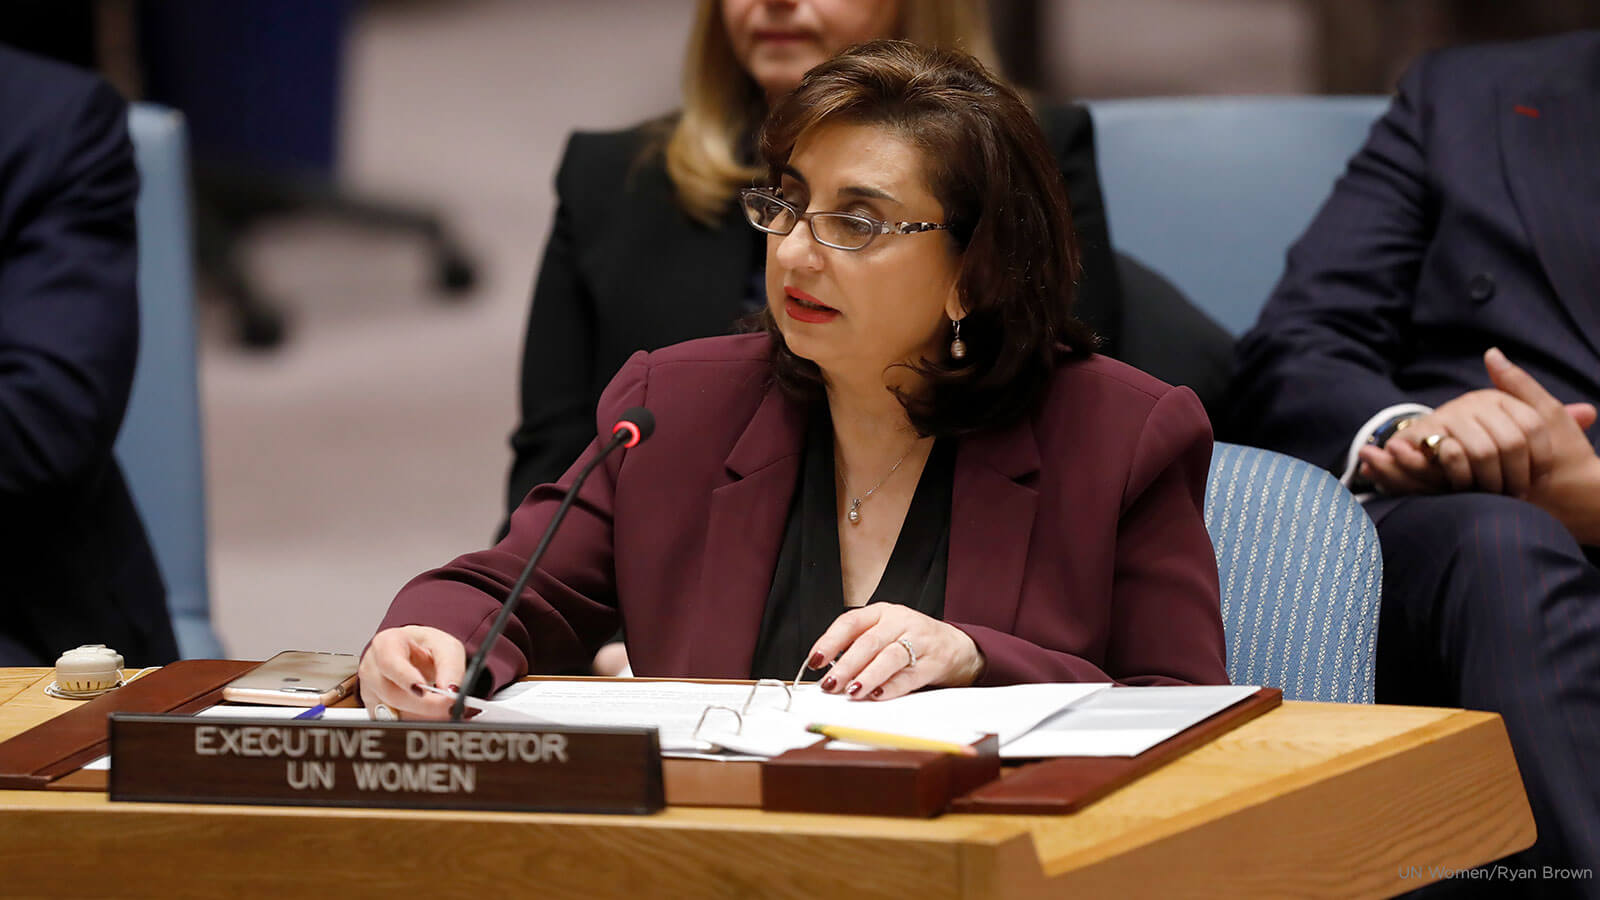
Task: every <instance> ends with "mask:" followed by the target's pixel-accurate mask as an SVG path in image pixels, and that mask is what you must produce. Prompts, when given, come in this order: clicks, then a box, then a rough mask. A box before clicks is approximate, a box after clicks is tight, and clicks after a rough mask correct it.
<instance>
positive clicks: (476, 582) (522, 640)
mask: <svg viewBox="0 0 1600 900" xmlns="http://www.w3.org/2000/svg"><path fill="white" fill-rule="evenodd" d="M644 359H645V353H643V352H639V353H636V354H634V356H633V358H631V359H630V360H629V361H628V363H627V365H625V366H623V368H622V371H620V372H618V373H617V377H616V378H615V379H613V380H612V382H611V384H610V385H609V386H607V388H606V390H605V393H604V394H603V395H602V396H601V398H600V406H599V412H598V421H606V422H614V421H616V419H617V418H618V417H619V416H620V415H621V413H622V411H623V410H625V409H627V408H628V407H630V406H643V405H644V392H645V383H646V380H647V366H646V363H645V362H644ZM594 422H595V420H591V421H590V423H589V427H590V428H591V429H592V428H593V427H594ZM599 450H600V443H599V441H598V440H596V441H591V442H590V444H589V447H588V449H587V450H584V451H583V453H582V454H581V456H580V457H579V459H578V462H577V463H574V464H573V466H572V468H571V470H570V471H569V472H568V473H567V475H566V476H564V477H562V478H561V479H560V480H559V481H557V482H555V483H548V484H541V485H539V486H538V487H536V488H535V489H534V490H533V491H531V492H530V493H529V495H528V497H527V498H526V499H525V500H524V501H523V503H522V505H521V506H519V507H517V510H516V512H514V513H513V514H512V516H511V526H510V530H509V532H508V533H507V534H506V536H505V538H504V539H503V540H501V541H500V543H499V544H497V545H495V546H494V547H493V548H491V549H488V550H482V551H478V552H476V553H469V554H467V555H465V556H461V557H459V558H457V559H456V560H455V561H453V562H451V563H450V564H449V565H447V566H445V567H443V568H440V569H435V570H433V571H431V572H425V573H423V574H421V575H419V576H417V577H416V578H414V579H412V580H411V582H410V583H409V584H407V585H406V586H405V587H403V588H401V589H400V593H399V594H398V595H397V596H396V597H395V599H394V602H393V603H392V604H390V606H389V612H388V613H387V614H386V615H385V616H384V619H383V622H382V624H380V625H379V630H380V631H381V630H383V629H385V628H393V627H397V626H401V625H430V626H432V627H434V628H438V629H441V630H443V631H445V632H448V633H449V634H452V635H455V636H456V637H458V638H460V639H461V641H462V642H463V643H464V644H466V645H467V650H468V652H469V653H471V652H473V651H475V650H476V649H477V646H478V644H479V643H480V642H481V640H482V635H483V633H484V632H485V631H487V630H488V628H489V624H490V623H491V622H492V621H493V620H494V617H495V615H496V614H497V613H498V612H499V611H500V605H501V601H503V600H504V599H505V597H506V596H508V595H509V594H510V592H511V588H512V587H513V586H514V584H515V582H516V579H517V576H518V575H519V574H520V573H521V571H522V567H523V566H524V565H525V564H526V562H527V560H528V558H529V557H530V556H532V554H533V551H534V548H535V546H537V544H538V542H539V539H540V538H541V537H542V536H543V535H544V531H545V528H546V527H547V526H548V525H549V524H550V520H551V518H552V517H553V516H554V515H555V511H556V508H557V507H559V506H560V505H561V498H562V497H563V496H564V495H565V494H566V491H567V488H568V486H569V485H570V484H571V481H572V476H573V475H574V474H576V473H577V472H578V471H579V470H580V469H581V468H582V466H583V465H584V464H586V463H587V462H588V461H589V460H590V459H592V458H593V457H594V456H595V455H596V454H597V453H598V452H599ZM627 453H628V451H626V450H618V451H616V452H614V453H612V454H611V455H610V456H609V457H607V458H606V460H605V462H604V463H602V464H601V465H600V466H599V467H597V468H596V469H595V470H594V472H593V473H591V474H590V476H589V479H588V480H587V481H585V482H584V484H583V488H582V489H581V490H580V491H579V492H578V496H577V499H576V500H575V501H574V502H573V504H572V508H571V509H570V510H569V511H568V513H567V517H566V518H565V519H564V520H563V521H562V524H561V528H560V530H559V531H557V533H556V536H555V538H554V539H553V540H552V541H551V543H550V547H549V548H548V549H547V550H546V551H545V556H544V558H543V559H542V560H541V562H540V565H539V567H538V568H537V569H535V570H534V573H533V576H532V577H531V578H530V579H529V581H528V585H527V587H526V588H524V590H523V593H522V596H521V598H520V599H519V600H518V601H517V607H516V613H515V615H514V616H513V617H512V618H511V620H510V622H509V623H508V625H507V627H506V630H505V634H504V635H502V636H501V637H500V638H499V640H498V641H497V643H496V644H495V647H494V649H493V650H492V651H490V656H489V660H488V671H489V672H490V674H491V676H492V678H493V685H492V688H493V689H496V690H498V689H499V688H501V687H504V686H505V685H507V684H510V683H511V682H513V681H515V680H517V679H518V678H521V677H522V676H524V675H526V674H528V673H529V672H530V671H539V672H556V671H564V670H567V669H571V668H575V667H578V666H581V665H584V664H586V663H587V662H588V660H589V659H590V658H592V657H593V656H594V652H595V650H596V649H598V648H599V646H600V645H601V644H602V643H604V642H605V640H606V639H608V638H610V637H611V636H612V635H613V634H615V633H616V630H617V626H618V624H619V621H620V619H619V617H618V615H617V611H616V605H617V604H616V582H615V569H614V566H613V557H612V528H611V520H612V510H613V509H614V502H615V497H616V483H617V477H618V473H619V470H620V468H621V466H622V464H623V462H624V459H625V457H626V455H627ZM474 687H477V686H476V685H475V686H474Z"/></svg>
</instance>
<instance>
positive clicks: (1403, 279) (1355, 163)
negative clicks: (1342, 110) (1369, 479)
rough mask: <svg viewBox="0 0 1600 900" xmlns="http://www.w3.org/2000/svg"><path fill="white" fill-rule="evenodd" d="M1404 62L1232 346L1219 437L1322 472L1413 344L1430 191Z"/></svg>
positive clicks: (1390, 389)
mask: <svg viewBox="0 0 1600 900" xmlns="http://www.w3.org/2000/svg"><path fill="white" fill-rule="evenodd" d="M1427 77H1428V58H1427V57H1424V59H1423V61H1422V62H1420V63H1418V64H1417V65H1416V66H1414V67H1413V68H1412V70H1411V71H1410V72H1409V73H1408V74H1407V76H1406V77H1405V78H1404V79H1403V80H1402V82H1401V84H1400V88H1399V92H1398V93H1397V95H1396V96H1395V98H1394V100H1393V102H1392V103H1391V104H1390V107H1389V109H1388V111H1387V112H1386V113H1385V114H1384V116H1383V118H1382V119H1380V120H1379V121H1378V123H1377V124H1376V125H1375V126H1374V127H1373V131H1372V134H1371V136H1370V137H1369V138H1368V140H1367V143H1366V145H1365V146H1364V147H1362V149H1361V151H1360V152H1359V153H1357V154H1356V156H1355V157H1354V158H1353V159H1352V160H1351V161H1350V166H1349V169H1348V170H1347V171H1346V173H1345V175H1344V176H1343V177H1342V178H1340V179H1339V182H1338V184H1337V185H1336V186H1335V187H1334V191H1333V194H1332V196H1330V197H1329V198H1328V200H1327V202H1326V203H1325V204H1324V205H1323V207H1322V210H1321V211H1320V212H1319V213H1318V214H1317V216H1316V218H1315V219H1314V220H1313V221H1312V223H1311V226H1310V228H1309V229H1308V230H1307V231H1306V233H1305V234H1304V235H1303V236H1302V237H1301V238H1300V240H1299V241H1298V242H1296V243H1295V245H1294V246H1293V247H1292V248H1290V250H1289V256H1288V266H1287V268H1286V270H1285V272H1284V276H1283V279H1282V280H1281V281H1280V282H1279V283H1278V286H1277V287H1276V289H1274V291H1273V294H1272V297H1271V299H1269V300H1268V302H1267V305H1266V307H1265V308H1264V309H1263V310H1262V313H1261V318H1260V320H1259V321H1258V322H1257V323H1256V325H1255V327H1254V328H1253V329H1251V331H1250V332H1249V333H1248V334H1246V335H1245V337H1244V338H1243V340H1241V341H1240V343H1239V345H1238V347H1237V351H1236V352H1237V356H1236V361H1237V369H1236V372H1235V378H1234V386H1233V396H1234V417H1233V421H1232V423H1231V427H1230V429H1229V431H1228V434H1229V436H1230V438H1233V439H1237V440H1239V441H1241V442H1243V443H1249V444H1255V445H1257V446H1262V447H1267V448H1270V449H1273V450H1278V451H1281V452H1285V453H1289V454H1292V455H1294V456H1298V457H1300V458H1301V459H1306V460H1310V461H1312V462H1314V463H1316V464H1317V465H1321V466H1324V467H1326V468H1328V469H1330V470H1332V471H1333V472H1334V473H1335V474H1336V475H1337V474H1339V473H1340V471H1341V470H1342V469H1343V467H1344V462H1345V456H1346V454H1347V452H1348V450H1349V447H1350V442H1351V440H1352V439H1353V438H1354V437H1355V435H1356V433H1357V432H1358V431H1359V430H1360V429H1361V427H1362V425H1363V424H1364V423H1365V422H1366V421H1367V420H1368V419H1369V418H1371V417H1372V415H1373V414H1375V413H1377V412H1378V411H1379V410H1382V409H1384V408H1386V407H1389V406H1392V405H1395V404H1397V403H1403V402H1406V401H1407V400H1410V399H1412V398H1411V397H1409V396H1408V395H1407V394H1406V392H1405V391H1403V390H1402V389H1401V387H1400V386H1399V385H1398V384H1397V383H1396V381H1395V372H1396V370H1397V368H1398V366H1399V365H1400V362H1401V361H1402V360H1403V359H1404V358H1405V357H1406V356H1407V355H1408V354H1409V350H1410V345H1411V342H1412V336H1411V325H1412V301H1413V297H1414V292H1415V288H1416V285H1417V281H1418V274H1419V272H1420V270H1421V265H1422V260H1423V256H1424V255H1425V254H1426V252H1427V248H1428V244H1429V240H1430V234H1431V227H1432V226H1431V223H1432V221H1433V220H1434V218H1435V216H1436V214H1437V199H1436V198H1435V197H1434V196H1432V194H1431V192H1430V190H1429V186H1428V176H1427V167H1428V155H1427V136H1426V126H1427V122H1428V116H1427V114H1426V111H1425V103H1424V101H1423V97H1424V96H1425V94H1426V90H1425V85H1426V83H1427Z"/></svg>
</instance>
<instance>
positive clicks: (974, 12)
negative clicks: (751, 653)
mask: <svg viewBox="0 0 1600 900" xmlns="http://www.w3.org/2000/svg"><path fill="white" fill-rule="evenodd" d="M881 37H896V38H903V39H907V40H912V41H915V42H918V43H920V44H924V45H929V46H934V47H941V48H946V49H954V50H960V51H963V52H966V53H970V54H972V55H973V56H975V57H977V58H978V59H979V60H981V61H983V62H984V63H985V64H987V65H989V66H990V68H991V69H993V70H995V71H998V70H999V66H997V65H995V53H994V48H993V46H992V42H991V40H990V37H989V31H988V19H987V11H986V10H985V8H984V4H983V2H981V0H782V2H780V0H701V3H700V5H699V9H698V11H697V13H696V18H695V23H694V28H693V31H692V33H691V34H690V38H689V47H688V57H687V59H686V60H685V64H684V72H683V108H682V109H681V110H679V111H677V112H674V113H671V114H669V115H667V116H665V117H662V118H660V119H656V120H653V121H650V122H646V123H644V124H642V125H639V126H636V127H633V128H629V129H625V130H622V131H613V132H577V133H575V134H573V135H572V137H571V138H570V139H569V140H568V142H567V147H566V151H565V154H564V156H563V158H562V161H561V165H560V169H559V170H558V172H557V174H556V192H557V195H558V205H557V208H556V215H555V223H554V225H553V227H552V229H551V233H550V238H549V243H548V245H547V246H546V248H545V255H544V261H543V263H542V264H541V266H540V269H539V275H538V278H537V281H536V283H535V286H534V293H533V310H532V314H531V316H530V317H529V320H528V332H527V338H526V342H525V344H524V349H523V356H522V381H521V396H522V405H521V415H522V419H521V422H519V423H518V425H517V428H516V430H515V432H513V434H512V436H511V446H512V449H513V451H514V453H515V459H514V461H513V463H512V467H511V474H510V479H509V482H510V483H509V486H508V490H507V495H506V509H507V511H508V513H509V511H511V510H514V509H516V508H517V506H518V505H519V504H520V503H521V502H522V500H523V498H524V497H525V496H527V494H528V492H529V491H530V490H532V489H533V488H534V487H535V486H536V485H539V484H544V483H548V482H554V481H555V480H557V479H558V478H559V477H560V476H561V474H562V473H563V472H565V471H566V470H567V468H568V466H570V465H571V463H572V462H573V461H574V460H575V459H577V457H578V455H579V453H581V452H582V451H583V449H584V447H585V446H587V445H588V444H589V442H590V441H591V440H593V439H594V435H595V432H594V410H595V405H596V403H597V402H598V401H599V398H600V392H601V389H602V388H604V387H605V386H606V384H607V383H608V382H609V381H610V380H611V378H612V376H613V375H615V374H616V372H617V370H618V369H619V368H620V367H621V366H622V364H623V363H624V362H625V361H626V360H627V359H628V356H629V355H630V354H632V353H633V352H634V351H636V350H655V349H658V348H661V347H665V346H667V345H669V344H675V343H679V342H681V341H686V340H690V339H693V338H698V337H707V336H711V335H718V334H726V333H728V332H729V331H732V330H734V329H735V327H736V325H737V323H739V321H740V320H741V319H743V318H745V317H746V316H748V315H750V314H752V313H756V312H759V311H760V310H761V308H762V306H763V305H764V303H765V299H766V295H765V289H764V287H763V270H764V265H765V262H764V255H763V254H764V247H765V242H764V241H763V240H762V235H760V234H759V233H758V232H755V231H753V230H752V229H751V228H750V227H749V225H748V223H746V221H745V219H744V214H743V213H742V212H741V210H740V208H739V204H738V203H737V202H736V201H737V192H738V190H739V189H741V188H746V187H749V186H750V185H751V184H752V183H754V181H755V180H756V179H757V178H758V177H759V176H761V175H762V174H763V170H762V169H761V167H760V165H759V160H758V157H757V152H756V144H755V136H756V131H757V129H758V127H759V126H760V124H761V122H762V120H763V119H764V118H765V117H766V114H767V110H768V108H769V107H770V106H772V105H773V104H774V103H775V102H776V101H777V100H778V99H779V98H781V97H782V96H784V95H785V94H787V93H788V92H789V91H790V90H791V89H793V88H794V87H795V86H796V85H797V84H799V83H800V78H801V76H803V75H804V74H805V73H806V72H807V71H808V70H809V69H811V68H812V67H813V66H815V65H817V64H818V63H821V62H823V61H824V60H826V59H828V58H830V57H832V56H833V55H834V54H835V53H838V52H839V51H840V50H843V49H844V48H846V47H849V46H851V45H853V44H857V43H860V42H862V41H866V40H870V39H873V38H881ZM1035 112H1036V115H1037V116H1038V118H1039V121H1040V125H1041V126H1042V128H1043V131H1044V133H1045V136H1046V138H1047V140H1048V143H1049V145H1050V149H1051V152H1052V153H1053V154H1054V156H1055V159H1056V162H1057V164H1058V167H1059V168H1060V170H1061V173H1062V175H1063V177H1064V178H1065V181H1066V186H1067V192H1068V196H1069V200H1070V203H1071V213H1072V223H1073V226H1074V228H1075V231H1076V234H1077V238H1078V241H1079V246H1080V248H1081V253H1082V260H1083V268H1082V274H1081V279H1080V281H1079V284H1078V298H1079V299H1078V305H1077V308H1076V313H1077V315H1078V317H1079V318H1080V319H1082V320H1083V321H1085V322H1086V323H1087V324H1088V325H1089V326H1090V327H1091V328H1093V329H1094V330H1095V331H1096V332H1097V333H1098V334H1099V335H1100V338H1101V346H1100V352H1102V353H1104V354H1106V355H1109V356H1117V355H1118V354H1117V350H1118V348H1117V342H1116V339H1115V332H1116V330H1117V325H1118V323H1119V321H1120V315H1121V304H1122V298H1121V292H1120V290H1119V287H1118V281H1117V277H1116V271H1115V263H1114V261H1113V257H1112V253H1111V242H1110V239H1109V237H1108V235H1107V231H1106V223H1105V215H1104V210H1103V204H1102V201H1101V197H1100V184H1099V180H1098V177H1097V175H1096V171H1095V158H1094V137H1093V130H1092V126H1091V124H1090V120H1089V114H1088V111H1087V110H1085V109H1084V108H1082V107H1080V106H1066V107H1056V108H1039V109H1036V111H1035ZM617 657H620V647H617V646H615V645H613V646H612V647H611V648H608V650H607V651H604V652H603V653H602V655H601V657H597V669H598V670H599V671H601V672H602V673H603V674H610V673H612V672H615V671H617V670H618V669H620V668H621V663H620V660H619V659H617Z"/></svg>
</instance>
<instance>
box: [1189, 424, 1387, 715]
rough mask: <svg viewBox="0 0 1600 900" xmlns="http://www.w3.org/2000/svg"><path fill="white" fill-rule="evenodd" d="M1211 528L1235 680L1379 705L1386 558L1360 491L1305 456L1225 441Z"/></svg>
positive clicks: (1218, 454) (1209, 514) (1211, 484)
mask: <svg viewBox="0 0 1600 900" xmlns="http://www.w3.org/2000/svg"><path fill="white" fill-rule="evenodd" d="M1206 528H1207V529H1208V530H1209V531H1210V532H1211V543H1212V545H1213V546H1214V547H1215V548H1216V552H1217V573H1218V577H1219V578H1220V579H1221V582H1222V625H1223V630H1224V631H1225V632H1226V633H1227V638H1228V676H1229V677H1230V678H1231V679H1232V680H1233V682H1234V683H1235V684H1260V685H1269V686H1272V687H1279V688H1282V689H1283V696H1284V698H1285V699H1288V700H1326V701H1338V702H1343V703H1371V702H1372V681H1373V674H1374V673H1373V666H1374V660H1375V658H1376V654H1377V641H1378V599H1379V595H1380V594H1381V592H1382V589H1383V556H1382V551H1380V550H1379V548H1378V533H1377V530H1376V529H1375V528H1373V526H1372V520H1371V519H1369V518H1368V517H1367V513H1366V510H1364V509H1362V508H1361V504H1359V503H1357V502H1356V499H1355V497H1354V496H1352V495H1351V494H1350V492H1349V491H1348V490H1346V489H1345V487H1344V486H1343V485H1341V484H1340V483H1339V482H1338V480H1337V479H1335V478H1334V477H1333V476H1332V475H1329V474H1328V473H1327V472H1326V471H1324V470H1322V469H1319V468H1317V467H1316V466H1313V465H1311V464H1310V463H1307V462H1305V461H1303V460H1299V459H1295V458H1294V457H1292V456H1285V455H1283V454H1281V453H1274V452H1272V451H1270V450H1260V449H1257V448H1255V447H1242V446H1239V445H1237V444H1226V443H1221V442H1219V443H1218V444H1217V445H1216V450H1215V451H1214V452H1213V453H1212V456H1211V476H1210V478H1209V479H1208V480H1207V482H1206Z"/></svg>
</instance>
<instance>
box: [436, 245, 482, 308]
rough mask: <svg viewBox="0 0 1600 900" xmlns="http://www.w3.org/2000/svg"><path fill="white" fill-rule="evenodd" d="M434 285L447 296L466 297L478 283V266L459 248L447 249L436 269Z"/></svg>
mask: <svg viewBox="0 0 1600 900" xmlns="http://www.w3.org/2000/svg"><path fill="white" fill-rule="evenodd" d="M433 277H434V287H435V288H436V289H437V290H438V291H439V292H440V293H442V294H444V295H445V296H446V297H449V298H456V299H459V298H464V297H465V296H466V295H467V294H469V293H471V291H472V289H473V288H474V287H476V286H477V284H478V267H477V266H475V265H473V263H472V260H470V259H468V258H467V256H466V254H464V253H462V252H461V251H459V250H446V251H445V252H443V253H441V254H440V256H439V261H438V265H437V268H435V269H434V276H433Z"/></svg>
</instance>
